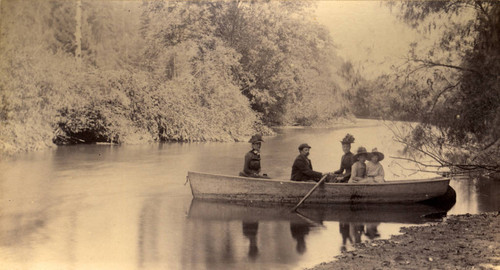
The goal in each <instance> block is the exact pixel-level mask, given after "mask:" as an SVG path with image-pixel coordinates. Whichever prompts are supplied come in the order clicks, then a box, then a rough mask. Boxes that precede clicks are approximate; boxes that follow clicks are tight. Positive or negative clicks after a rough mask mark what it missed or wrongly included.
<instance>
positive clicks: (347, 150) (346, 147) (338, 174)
mask: <svg viewBox="0 0 500 270" xmlns="http://www.w3.org/2000/svg"><path fill="white" fill-rule="evenodd" d="M340 143H341V144H342V151H344V155H343V156H342V159H341V161H340V169H338V170H336V171H334V172H333V173H334V174H335V175H334V180H333V181H332V182H336V183H347V182H348V181H349V179H350V178H351V167H352V163H353V159H352V158H353V155H354V154H353V153H352V152H351V143H354V137H353V136H352V135H351V134H349V133H348V134H347V135H345V137H344V139H342V141H340ZM344 171H345V173H344Z"/></svg>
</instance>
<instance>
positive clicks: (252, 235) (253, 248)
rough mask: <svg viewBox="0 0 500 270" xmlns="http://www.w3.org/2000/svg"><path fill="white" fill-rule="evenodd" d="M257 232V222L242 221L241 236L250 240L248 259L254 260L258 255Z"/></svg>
mask: <svg viewBox="0 0 500 270" xmlns="http://www.w3.org/2000/svg"><path fill="white" fill-rule="evenodd" d="M258 230H259V222H245V221H243V235H244V236H246V237H247V238H248V240H250V245H249V246H248V257H249V258H250V259H252V260H255V259H256V258H257V256H258V255H259V247H258V246H257V231H258Z"/></svg>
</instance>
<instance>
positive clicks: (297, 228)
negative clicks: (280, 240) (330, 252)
mask: <svg viewBox="0 0 500 270" xmlns="http://www.w3.org/2000/svg"><path fill="white" fill-rule="evenodd" d="M310 226H311V225H309V224H307V223H300V222H290V231H291V232H292V237H293V239H295V241H297V244H296V246H295V250H297V252H298V253H299V254H303V253H304V252H305V251H306V239H305V237H306V235H308V234H309V227H310Z"/></svg>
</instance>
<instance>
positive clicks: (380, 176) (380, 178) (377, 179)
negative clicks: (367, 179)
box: [373, 165, 385, 183]
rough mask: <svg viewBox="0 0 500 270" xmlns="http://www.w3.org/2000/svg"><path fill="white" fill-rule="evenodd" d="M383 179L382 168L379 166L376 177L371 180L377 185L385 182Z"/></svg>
mask: <svg viewBox="0 0 500 270" xmlns="http://www.w3.org/2000/svg"><path fill="white" fill-rule="evenodd" d="M384 178H385V172H384V167H383V166H382V165H380V166H379V168H378V170H377V175H375V176H374V177H373V180H375V182H377V183H383V182H385V180H384Z"/></svg>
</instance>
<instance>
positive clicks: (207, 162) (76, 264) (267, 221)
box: [0, 120, 500, 269]
mask: <svg viewBox="0 0 500 270" xmlns="http://www.w3.org/2000/svg"><path fill="white" fill-rule="evenodd" d="M347 132H349V133H351V134H353V135H354V136H355V137H356V143H355V144H354V145H353V150H354V151H355V149H356V148H357V147H358V146H360V145H363V146H366V147H367V148H368V150H370V149H371V148H373V147H377V148H378V149H379V150H380V151H381V152H384V153H385V156H386V159H385V160H384V161H382V164H383V165H384V167H385V170H386V175H387V179H388V180H391V179H397V178H398V177H408V178H418V177H420V176H422V174H420V173H419V174H415V173H414V172H413V171H408V170H407V169H408V168H411V166H412V165H411V164H403V163H401V162H399V161H397V160H394V159H392V158H390V157H391V156H397V155H398V151H400V150H401V146H400V145H398V144H395V143H394V142H393V141H392V139H391V138H392V133H391V132H390V131H389V130H388V129H387V128H386V127H385V126H384V125H383V124H381V123H379V122H376V121H368V120H364V121H359V122H358V123H357V124H356V125H352V126H346V127H344V128H339V129H310V128H309V129H283V130H280V131H279V133H278V134H277V135H276V136H273V137H265V138H264V140H265V142H264V144H263V147H262V158H263V162H262V167H263V171H264V172H267V173H268V174H269V175H270V176H273V177H277V178H288V177H289V175H290V167H291V165H292V163H293V160H294V158H295V156H296V155H297V154H298V150H297V146H298V145H299V144H300V143H303V142H307V143H309V144H310V145H311V146H312V149H311V156H310V158H311V160H312V162H313V166H314V168H315V169H316V170H319V171H333V170H336V169H338V167H339V164H340V157H341V155H342V152H341V147H340V143H339V141H340V140H341V139H342V137H343V136H344V135H345V134H346V133H347ZM249 149H250V146H249V144H248V143H189V144H177V143H173V144H160V145H132V146H108V145H84V146H68V147H59V148H57V149H55V150H49V151H44V152H38V153H31V154H27V155H23V156H21V157H18V158H16V159H15V160H8V161H5V160H4V161H1V162H0V261H1V263H0V265H1V266H0V268H1V269H160V268H161V269H302V268H304V267H312V266H314V265H316V264H318V263H321V262H323V261H329V260H331V259H332V257H334V256H335V255H338V254H339V253H340V252H341V250H342V249H348V250H349V249H352V243H354V242H363V241H367V240H368V241H369V240H370V239H380V238H388V237H390V235H392V234H397V233H398V232H399V229H400V228H401V227H402V226H407V225H409V224H417V223H422V222H425V221H426V220H425V219H422V218H421V217H420V216H421V214H426V213H427V212H432V211H430V210H429V209H427V208H425V207H424V208H422V207H417V208H411V207H410V208H405V207H399V208H398V207H397V208H391V207H381V208H380V209H374V208H372V207H367V208H364V207H361V209H360V208H356V209H353V208H349V207H342V206H339V207H338V208H332V209H326V210H325V209H307V208H304V209H302V210H301V214H300V215H297V214H293V215H291V214H290V213H288V212H287V211H282V210H283V209H280V208H279V207H273V208H263V209H261V208H255V207H253V208H252V207H242V206H238V205H234V204H233V205H227V204H209V203H204V202H199V201H192V196H191V193H190V192H191V191H190V188H189V184H187V185H185V182H186V174H187V171H188V170H193V171H201V172H212V173H221V174H237V173H238V171H239V170H241V169H242V166H243V156H244V154H245V153H246V152H247V151H248V150H249ZM451 185H452V187H453V188H454V189H455V190H456V192H457V203H456V204H455V205H454V206H453V207H452V208H451V209H450V210H449V211H448V214H463V213H478V212H483V211H494V210H496V211H498V210H500V196H499V195H500V182H498V181H496V182H495V181H478V180H471V179H457V180H453V181H452V183H451ZM285 210H286V209H285Z"/></svg>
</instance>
